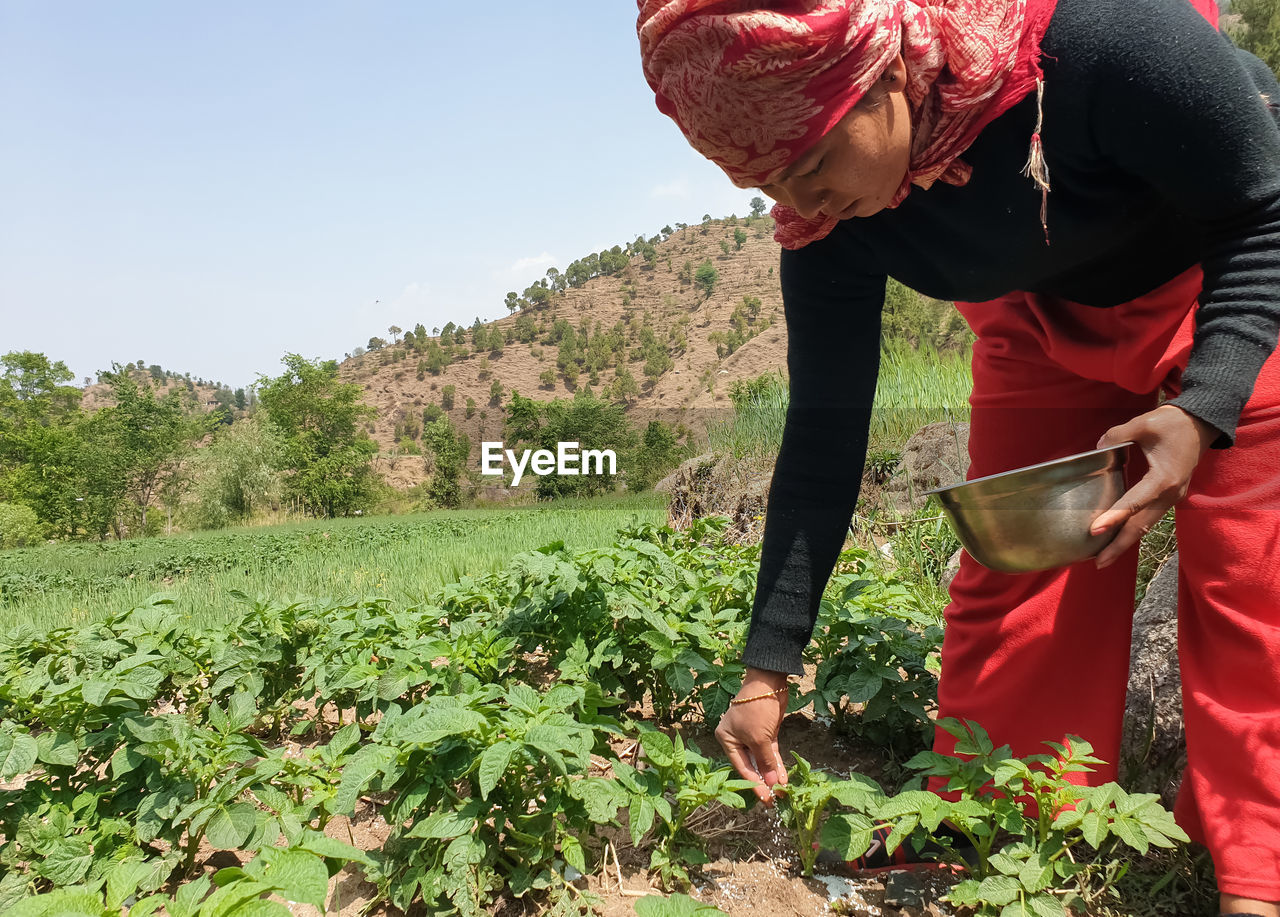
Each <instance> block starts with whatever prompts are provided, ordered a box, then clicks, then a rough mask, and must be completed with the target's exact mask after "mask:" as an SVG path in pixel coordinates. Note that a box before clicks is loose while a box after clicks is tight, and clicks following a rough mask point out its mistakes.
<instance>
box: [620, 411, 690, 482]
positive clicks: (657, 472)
mask: <svg viewBox="0 0 1280 917" xmlns="http://www.w3.org/2000/svg"><path fill="white" fill-rule="evenodd" d="M692 452H693V446H692V444H687V445H685V446H681V445H680V444H679V442H678V439H677V437H676V433H675V431H674V430H672V429H671V427H669V426H667V425H666V424H664V423H663V422H662V421H660V420H651V421H649V425H648V426H647V427H645V431H644V436H643V437H642V438H641V441H640V444H639V446H638V448H636V450H635V451H634V452H632V453H630V454H629V455H627V457H626V466H625V467H626V475H625V478H626V483H627V490H630V491H640V490H648V489H649V488H651V487H653V485H654V484H655V483H657V481H658V479H659V478H661V477H662V476H663V475H665V474H666V473H667V472H669V471H671V470H672V469H673V468H675V467H676V466H677V465H679V464H680V463H681V462H682V461H684V460H685V459H686V458H688V457H689V456H690V455H691V454H692Z"/></svg>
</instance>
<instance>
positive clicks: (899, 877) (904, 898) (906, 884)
mask: <svg viewBox="0 0 1280 917" xmlns="http://www.w3.org/2000/svg"><path fill="white" fill-rule="evenodd" d="M924 895H925V887H924V883H923V882H921V881H920V877H919V876H917V875H916V874H915V873H912V872H905V871H904V872H890V873H886V874H885V877H884V903H885V904H886V905H887V906H888V907H924Z"/></svg>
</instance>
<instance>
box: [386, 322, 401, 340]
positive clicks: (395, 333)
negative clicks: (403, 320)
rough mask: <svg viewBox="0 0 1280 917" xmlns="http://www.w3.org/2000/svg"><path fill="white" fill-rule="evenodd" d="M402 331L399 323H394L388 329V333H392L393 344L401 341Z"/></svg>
mask: <svg viewBox="0 0 1280 917" xmlns="http://www.w3.org/2000/svg"><path fill="white" fill-rule="evenodd" d="M400 331H401V329H400V326H399V325H392V326H391V327H390V328H388V329H387V334H389V335H391V343H392V344H398V343H400Z"/></svg>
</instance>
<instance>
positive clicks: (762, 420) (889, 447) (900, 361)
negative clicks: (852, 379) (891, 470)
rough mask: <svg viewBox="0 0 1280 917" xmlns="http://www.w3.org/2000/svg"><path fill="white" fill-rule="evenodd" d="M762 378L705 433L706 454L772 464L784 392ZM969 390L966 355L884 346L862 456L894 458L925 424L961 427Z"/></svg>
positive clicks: (772, 379) (775, 380) (777, 380)
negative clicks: (953, 423) (728, 417)
mask: <svg viewBox="0 0 1280 917" xmlns="http://www.w3.org/2000/svg"><path fill="white" fill-rule="evenodd" d="M765 378H766V379H767V381H766V382H764V383H761V384H759V385H758V386H756V387H755V388H754V389H753V390H752V391H751V393H750V396H749V397H745V398H741V399H735V411H734V417H733V419H732V420H729V421H726V422H724V423H723V424H720V425H719V426H717V427H714V428H712V429H711V430H710V431H709V433H708V438H709V440H710V443H711V448H712V450H714V451H715V452H717V453H720V454H731V455H733V456H734V457H735V458H739V459H749V460H766V461H768V462H769V463H770V464H772V462H773V459H774V458H775V457H776V456H777V454H778V449H779V448H780V447H781V445H782V429H783V426H784V425H785V422H786V416H787V403H788V392H787V387H786V383H785V382H784V381H783V380H782V377H781V376H777V375H775V376H769V377H765ZM972 389H973V377H972V375H971V374H970V371H969V353H968V350H967V349H966V350H963V351H957V350H951V351H946V352H943V353H940V352H938V351H936V350H934V349H933V348H931V347H928V346H922V347H919V348H916V347H912V346H911V345H910V344H907V343H905V342H903V341H899V340H888V341H886V342H885V344H884V347H883V348H882V350H881V353H880V375H879V379H878V381H877V384H876V395H875V401H874V402H873V404H872V413H871V427H870V441H869V444H868V452H869V453H870V454H871V455H876V454H884V453H897V452H899V451H901V449H902V447H903V445H905V444H906V441H907V440H908V439H909V438H910V437H911V435H912V434H913V433H915V432H916V431H917V430H919V429H920V428H921V427H923V426H925V425H926V424H930V423H936V422H938V421H944V420H946V421H956V422H967V421H968V420H969V393H970V391H971V390H972Z"/></svg>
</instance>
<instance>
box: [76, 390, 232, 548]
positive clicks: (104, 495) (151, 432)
mask: <svg viewBox="0 0 1280 917" xmlns="http://www.w3.org/2000/svg"><path fill="white" fill-rule="evenodd" d="M99 376H100V377H101V378H102V380H103V381H104V382H106V383H107V384H108V385H110V386H111V397H112V400H113V401H114V402H115V403H114V404H113V405H112V406H111V407H106V408H103V409H101V410H100V411H98V412H97V413H95V414H94V415H93V416H91V417H89V418H87V419H86V421H85V422H84V423H82V424H80V425H79V427H78V433H79V437H80V439H81V441H82V444H83V450H84V451H83V462H82V464H81V472H82V474H81V486H82V489H83V492H84V495H83V502H84V504H85V507H86V511H85V524H86V527H87V528H88V530H89V531H90V532H91V533H92V534H94V535H97V536H98V537H99V538H105V537H106V536H107V535H108V534H109V533H114V534H115V535H116V537H118V538H119V537H123V536H124V535H125V534H126V533H147V532H149V531H150V530H151V523H150V519H149V518H148V511H149V509H150V508H151V505H152V503H153V501H154V500H155V499H156V498H157V497H158V496H159V491H160V490H161V489H162V488H165V487H168V488H169V489H170V490H172V491H176V490H177V489H178V484H179V479H180V476H181V475H182V474H183V470H184V469H183V461H184V460H185V459H186V457H187V455H188V453H189V452H190V450H191V449H192V448H193V447H194V444H195V442H196V441H197V440H199V439H201V438H203V437H204V436H205V435H206V434H207V433H208V432H209V431H210V430H211V429H212V427H213V425H214V424H215V423H216V422H217V419H216V418H215V417H212V416H210V415H208V414H205V413H203V412H201V411H199V410H196V409H195V408H194V406H193V405H190V404H184V403H183V400H182V398H181V396H180V395H179V393H178V392H176V391H174V392H170V393H169V394H168V395H165V396H163V397H158V396H157V395H156V392H155V390H154V389H152V388H150V387H147V388H143V387H142V386H139V385H138V383H137V382H136V381H135V380H134V378H133V376H132V375H130V373H129V372H128V370H126V369H125V368H124V367H122V366H120V365H119V364H113V365H112V368H111V370H110V371H109V372H104V373H100V374H99Z"/></svg>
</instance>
